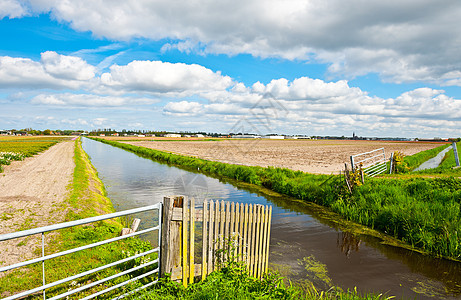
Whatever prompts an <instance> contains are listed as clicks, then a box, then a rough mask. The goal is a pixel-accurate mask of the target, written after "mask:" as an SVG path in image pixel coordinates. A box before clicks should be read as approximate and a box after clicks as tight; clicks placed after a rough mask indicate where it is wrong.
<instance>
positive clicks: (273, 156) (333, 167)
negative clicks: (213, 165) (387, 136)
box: [108, 138, 442, 174]
mask: <svg viewBox="0 0 461 300" xmlns="http://www.w3.org/2000/svg"><path fill="white" fill-rule="evenodd" d="M108 139H111V138H108ZM127 139H128V138H127ZM114 140H115V139H114ZM116 140H118V141H121V142H124V139H123V138H117V139H116ZM125 142H126V143H128V144H132V145H136V146H142V147H146V148H152V149H157V150H161V151H166V152H171V153H176V154H181V155H187V156H193V157H199V158H202V159H207V160H213V161H220V162H224V163H231V164H241V165H247V166H261V167H267V166H274V167H280V168H289V169H292V170H300V171H303V172H309V173H316V174H331V173H338V172H339V171H340V170H342V169H344V163H348V164H349V162H350V156H351V155H354V154H359V153H363V152H368V151H371V150H375V149H378V148H383V147H384V150H385V153H386V157H389V156H390V154H391V153H392V152H394V151H400V152H402V153H404V154H405V155H413V154H415V153H418V152H420V151H423V150H428V149H432V148H435V147H438V146H440V145H442V144H441V143H434V142H388V141H352V140H267V139H245V140H243V139H223V140H219V141H197V140H187V141H184V140H178V141H165V140H163V141H162V140H159V139H158V138H155V140H153V139H152V138H143V140H141V139H140V140H139V141H133V140H132V139H131V140H129V141H125Z"/></svg>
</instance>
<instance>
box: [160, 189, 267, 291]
mask: <svg viewBox="0 0 461 300" xmlns="http://www.w3.org/2000/svg"><path fill="white" fill-rule="evenodd" d="M163 204H164V209H163V219H162V235H163V236H162V247H161V258H162V261H161V270H160V272H161V276H163V275H164V274H165V273H171V279H173V280H179V279H182V282H183V284H184V286H187V284H188V283H192V282H194V278H195V277H200V278H201V279H205V278H206V276H207V275H208V274H209V273H211V272H213V271H214V270H216V269H218V267H219V266H220V264H221V263H223V262H224V261H230V260H234V261H242V262H243V263H244V264H245V265H246V266H247V269H248V271H249V272H250V275H252V276H254V277H257V278H261V276H262V274H264V273H265V272H266V271H267V266H268V260H269V242H270V224H271V217H272V207H271V206H264V205H258V204H243V203H234V202H228V201H221V202H219V201H216V202H215V201H209V202H208V201H205V202H204V203H203V208H201V209H196V208H195V203H194V200H193V199H191V200H190V201H188V198H187V197H185V196H170V197H165V198H164V202H163ZM196 254H198V255H196Z"/></svg>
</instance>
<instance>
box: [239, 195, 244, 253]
mask: <svg viewBox="0 0 461 300" xmlns="http://www.w3.org/2000/svg"><path fill="white" fill-rule="evenodd" d="M239 206H240V217H239V223H240V224H239V234H240V240H239V249H238V257H239V259H238V261H242V260H243V259H244V257H243V253H244V251H243V247H245V243H244V236H243V224H244V223H245V209H244V206H243V203H240V205H239Z"/></svg>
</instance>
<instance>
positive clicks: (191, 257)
mask: <svg viewBox="0 0 461 300" xmlns="http://www.w3.org/2000/svg"><path fill="white" fill-rule="evenodd" d="M194 214H195V199H194V198H191V199H190V214H189V219H190V239H189V245H190V246H189V248H190V251H189V283H194V273H195V269H194V267H195V262H194V260H195V221H194V218H193V217H192V216H194Z"/></svg>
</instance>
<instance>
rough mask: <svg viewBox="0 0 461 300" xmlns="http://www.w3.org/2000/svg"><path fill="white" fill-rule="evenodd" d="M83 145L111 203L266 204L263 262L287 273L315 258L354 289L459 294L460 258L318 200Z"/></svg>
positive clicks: (298, 272)
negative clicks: (351, 220) (374, 232)
mask: <svg viewBox="0 0 461 300" xmlns="http://www.w3.org/2000/svg"><path fill="white" fill-rule="evenodd" d="M83 145H84V149H85V151H86V152H87V153H88V154H89V155H90V157H91V161H92V163H93V164H94V165H95V167H96V168H97V170H98V173H99V176H100V178H101V180H102V181H103V182H104V184H105V186H106V189H107V193H108V196H109V197H110V198H111V200H112V202H113V204H114V206H115V207H116V209H117V210H126V209H130V208H135V207H141V206H146V205H151V204H155V203H158V202H159V201H161V200H162V199H163V197H165V196H168V195H178V194H185V195H189V196H193V197H194V198H196V200H197V202H199V203H202V201H203V199H213V200H232V201H235V202H243V203H256V204H264V205H265V204H270V205H272V206H273V220H272V229H271V230H272V231H271V245H270V247H271V248H270V249H271V253H270V263H271V265H272V266H275V267H277V268H279V269H283V270H284V272H285V273H286V274H287V276H289V278H292V279H299V280H300V281H303V280H308V279H309V278H307V277H306V276H309V272H307V271H306V270H307V269H306V264H304V265H300V264H299V262H306V261H309V262H311V261H315V262H318V263H319V264H317V266H319V265H320V264H321V265H322V266H324V268H325V272H328V274H329V276H330V277H331V280H332V282H333V284H335V285H337V286H340V287H341V288H343V289H345V290H346V289H348V288H352V289H353V288H354V287H357V288H358V289H359V290H361V291H375V292H378V293H379V292H386V291H387V292H388V294H389V295H397V296H399V297H402V296H404V297H408V298H417V299H432V298H431V297H430V296H428V295H427V293H425V292H421V291H422V288H421V283H424V286H425V287H428V286H431V289H429V290H434V289H436V290H437V291H438V293H439V294H442V295H444V297H446V298H448V299H449V298H452V299H457V298H459V296H460V295H461V286H460V284H461V264H460V263H456V262H451V261H447V260H442V259H433V258H431V257H428V256H424V255H420V254H418V253H415V252H411V251H408V250H405V249H401V248H396V247H392V246H389V245H385V244H383V241H382V240H381V239H379V238H376V237H373V236H369V235H364V234H355V235H354V234H352V232H351V230H349V229H348V228H347V226H344V225H343V223H342V222H338V217H337V216H336V215H335V214H332V213H331V212H329V211H326V210H325V209H324V208H322V207H320V206H318V205H315V204H312V203H305V202H301V201H298V200H296V199H293V198H289V197H285V196H281V195H279V194H275V193H271V192H270V191H267V193H266V192H263V190H261V189H255V188H252V187H251V186H249V185H246V184H242V183H239V182H235V181H229V180H223V179H222V178H212V177H208V176H204V175H202V174H199V173H193V172H189V171H185V170H182V169H179V168H175V167H170V166H167V165H165V164H160V163H156V162H153V161H151V160H146V159H144V158H141V157H139V156H137V155H135V154H133V153H130V152H127V151H124V150H121V149H118V148H114V147H111V146H109V145H106V144H102V143H99V142H95V141H91V140H88V139H84V141H83ZM141 219H142V220H143V221H142V222H148V223H150V222H152V223H154V224H155V222H156V220H158V217H157V216H152V215H148V214H146V215H144V216H142V218H141ZM141 225H142V224H141ZM152 238H155V237H152ZM440 286H441V287H443V289H440ZM320 287H322V285H320ZM426 290H428V289H426Z"/></svg>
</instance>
